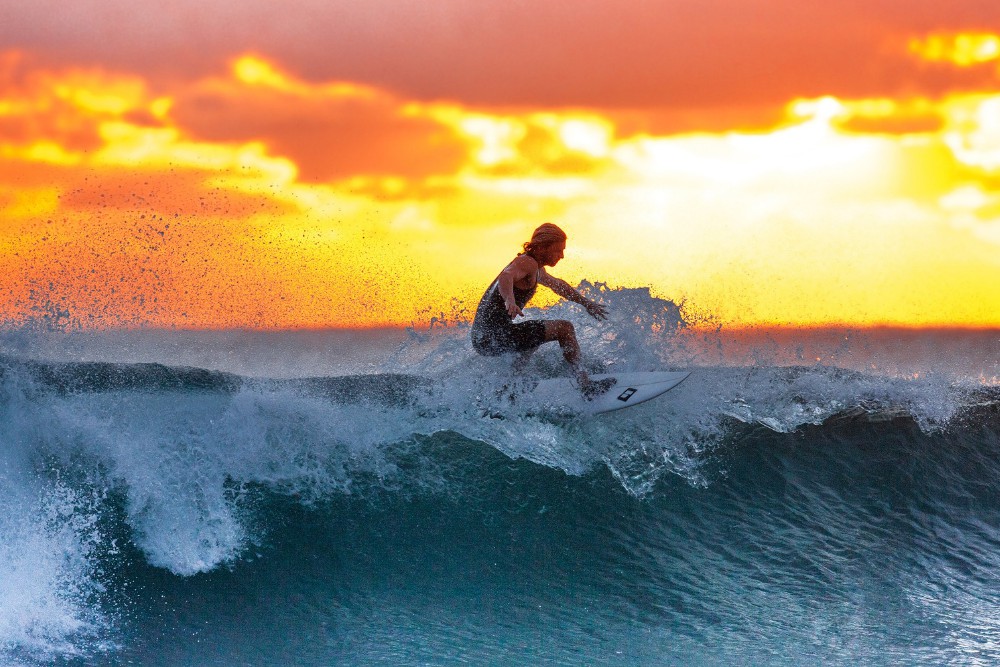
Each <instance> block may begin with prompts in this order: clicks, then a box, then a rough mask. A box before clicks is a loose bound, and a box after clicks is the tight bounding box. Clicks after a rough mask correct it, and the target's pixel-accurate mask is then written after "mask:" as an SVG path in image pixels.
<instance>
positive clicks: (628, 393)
mask: <svg viewBox="0 0 1000 667" xmlns="http://www.w3.org/2000/svg"><path fill="white" fill-rule="evenodd" d="M636 391H637V390H636V389H633V388H632V387H629V388H628V389H626V390H625V391H623V392H622V393H620V394H618V400H619V401H622V402H623V403H624V402H626V401H628V399H630V398H632V394H634V393H635V392H636Z"/></svg>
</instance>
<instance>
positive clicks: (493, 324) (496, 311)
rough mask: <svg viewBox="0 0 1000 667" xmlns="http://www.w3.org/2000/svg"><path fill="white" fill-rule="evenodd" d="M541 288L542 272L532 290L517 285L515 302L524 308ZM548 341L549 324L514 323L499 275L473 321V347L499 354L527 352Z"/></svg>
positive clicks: (489, 353)
mask: <svg viewBox="0 0 1000 667" xmlns="http://www.w3.org/2000/svg"><path fill="white" fill-rule="evenodd" d="M537 289H538V274H537V273H536V274H535V284H534V285H532V286H531V287H529V288H528V289H519V288H518V287H517V286H516V285H515V286H514V302H515V303H517V307H518V308H522V309H523V308H524V307H525V306H526V305H527V304H528V301H530V300H531V297H533V296H535V291H536V290H537ZM544 342H545V323H544V322H542V321H541V320H529V321H527V322H519V323H517V324H514V322H513V321H511V318H510V315H509V314H508V313H507V306H505V305H504V302H503V296H501V294H500V278H499V277H498V278H497V279H496V280H494V281H493V284H491V285H490V287H489V289H487V290H486V292H485V293H484V294H483V298H482V299H481V300H480V301H479V307H478V308H477V309H476V317H475V319H474V320H473V322H472V346H473V347H474V348H475V349H476V352H478V353H479V354H483V355H487V356H496V355H499V354H504V353H507V352H526V351H528V350H533V349H535V348H536V347H538V346H539V345H541V344H542V343H544Z"/></svg>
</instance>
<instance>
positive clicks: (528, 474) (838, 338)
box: [0, 287, 1000, 665]
mask: <svg viewBox="0 0 1000 667" xmlns="http://www.w3.org/2000/svg"><path fill="white" fill-rule="evenodd" d="M592 289H594V291H595V293H596V294H597V296H599V297H600V298H601V299H602V300H604V301H605V302H606V303H608V304H609V305H610V306H611V308H612V312H613V313H618V314H620V313H627V314H628V315H627V316H625V315H619V316H618V319H615V318H614V317H613V318H612V322H611V323H610V324H608V325H602V326H592V325H591V324H590V323H588V322H587V321H586V320H585V319H583V317H582V316H581V315H580V314H579V313H576V312H575V311H574V310H572V308H571V307H570V306H565V305H561V306H555V307H552V308H548V309H546V310H545V311H534V312H533V313H530V314H531V315H533V316H547V317H566V318H569V319H573V320H574V321H575V322H576V323H577V325H578V329H579V330H580V331H581V334H582V335H581V338H582V344H583V346H584V349H585V350H586V353H587V357H588V363H589V364H590V365H591V368H592V370H595V371H597V370H610V371H614V370H653V369H659V368H665V367H669V368H675V369H686V370H691V371H692V375H691V377H689V378H688V380H686V381H685V382H684V383H683V384H682V385H680V386H679V387H678V388H676V389H674V390H672V391H671V392H669V393H668V394H666V395H665V396H664V397H663V398H661V399H657V400H655V401H652V402H650V403H647V404H643V405H640V406H637V407H635V408H632V409H629V410H625V411H622V412H618V413H614V414H613V415H605V416H599V417H593V418H581V417H579V416H576V415H572V414H565V413H560V412H558V411H553V410H551V409H547V408H546V407H545V406H540V405H536V404H533V403H532V401H531V399H530V394H527V393H525V392H524V391H521V387H522V386H523V384H524V382H525V380H524V379H523V378H515V377H513V376H512V375H511V373H510V369H509V360H504V359H482V358H479V357H476V356H475V355H474V354H473V353H472V352H471V349H470V346H469V345H468V343H467V337H466V335H465V334H466V332H465V330H464V329H463V328H462V327H461V326H458V327H454V326H449V327H444V328H436V329H432V330H429V331H421V332H414V331H411V332H409V333H400V332H372V333H369V334H360V333H356V332H355V333H349V332H340V333H338V332H326V333H322V332H320V333H311V334H302V333H287V334H272V335H269V336H268V335H263V334H251V333H246V334H239V333H224V334H218V335H215V336H214V337H213V336H212V335H211V334H204V333H200V334H192V333H184V332H145V333H143V332H137V333H132V334H125V333H121V332H119V333H107V334H82V333H81V334H59V333H51V332H49V333H46V332H44V331H39V330H38V328H37V327H35V328H31V329H30V330H13V329H12V330H8V331H6V332H5V333H3V334H2V335H0V442H2V444H3V446H2V447H0V488H2V489H3V493H2V494H0V600H2V601H3V602H2V604H0V662H2V663H3V664H15V665H20V664H23V665H35V664H51V663H53V662H57V663H59V664H80V665H90V664H102V665H103V664H149V665H189V664H199V665H229V664H233V665H237V664H248V663H249V664H289V663H290V661H292V662H294V663H295V664H306V665H308V664H315V665H329V664H345V665H347V664H351V665H356V664H446V663H447V664H451V663H460V662H469V663H473V664H539V663H553V664H563V663H566V664H608V665H635V664H657V665H659V664H692V663H697V664H734V663H735V664H751V663H753V664H756V663H763V664H788V663H791V664H800V663H805V662H815V661H817V660H821V661H823V662H824V663H832V664H858V663H862V664H939V663H943V662H948V663H961V664H993V663H995V662H996V661H997V659H998V658H1000V645H998V644H997V641H996V637H998V636H1000V613H998V611H1000V596H998V594H997V593H996V590H997V588H996V583H995V582H996V577H997V574H998V572H1000V562H998V561H1000V518H998V517H1000V494H998V493H997V491H996V482H997V480H998V479H1000V443H998V433H1000V417H998V406H1000V400H998V399H1000V390H998V389H997V387H996V385H997V382H996V379H995V377H996V366H995V364H996V362H995V361H994V360H995V359H997V356H996V352H997V349H996V348H997V346H998V342H997V338H998V337H997V335H996V334H990V333H988V332H979V333H975V332H971V333H970V332H966V333H961V332H891V331H887V332H867V333H864V332H842V331H841V332H796V333H787V332H786V333H780V332H756V333H754V332H751V333H747V332H742V333H740V334H728V333H725V332H722V331H708V330H707V329H705V328H700V329H698V330H697V331H694V330H692V329H688V328H686V326H685V323H684V321H683V320H682V319H681V318H680V313H679V311H678V309H677V307H676V306H675V305H674V304H671V303H670V302H666V301H661V300H658V299H656V298H654V297H651V296H650V295H649V293H648V291H646V290H608V289H606V288H597V287H594V288H592ZM529 372H530V373H531V374H532V375H535V376H554V375H559V374H564V373H565V368H564V366H563V363H562V360H561V356H560V355H559V353H558V350H556V349H552V350H547V349H543V350H541V351H540V352H539V353H537V354H536V358H535V359H534V360H533V361H532V363H531V365H530V366H529Z"/></svg>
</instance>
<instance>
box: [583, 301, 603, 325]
mask: <svg viewBox="0 0 1000 667" xmlns="http://www.w3.org/2000/svg"><path fill="white" fill-rule="evenodd" d="M584 308H586V309H587V312H588V313H590V315H591V316H592V317H593V318H594V319H595V320H606V319H608V309H607V308H605V307H604V306H602V305H601V304H599V303H597V302H596V301H589V302H587V305H586V306H584Z"/></svg>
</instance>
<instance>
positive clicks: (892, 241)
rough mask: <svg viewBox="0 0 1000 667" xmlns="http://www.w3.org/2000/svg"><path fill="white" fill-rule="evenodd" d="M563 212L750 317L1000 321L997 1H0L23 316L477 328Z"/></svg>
mask: <svg viewBox="0 0 1000 667" xmlns="http://www.w3.org/2000/svg"><path fill="white" fill-rule="evenodd" d="M546 221H551V222H555V223H557V224H559V225H560V226H562V227H563V228H564V229H565V230H566V231H567V232H568V234H569V237H570V238H569V243H568V247H567V252H566V259H565V260H564V261H563V262H562V263H561V264H560V265H559V266H558V267H557V268H556V269H554V270H553V271H552V273H554V274H555V275H558V276H560V277H562V278H565V279H566V280H568V281H569V282H571V283H573V284H576V283H577V282H579V281H580V280H582V279H588V280H591V281H604V282H607V283H608V284H610V285H611V286H621V287H649V288H650V289H651V291H652V293H653V294H654V295H656V296H660V297H663V298H670V299H674V300H676V301H678V302H680V301H681V300H683V302H684V304H685V308H686V309H687V310H688V311H689V312H690V313H692V315H697V317H700V318H706V319H708V320H711V321H713V322H717V323H720V324H723V325H726V326H744V325H783V326H818V325H829V324H846V325H850V326H866V325H907V326H941V325H945V326H1000V280H998V278H1000V275H998V274H1000V9H998V7H997V4H996V0H949V2H940V0H934V1H930V0H864V1H862V0H830V1H829V2H824V3H821V2H803V1H802V0H770V1H766V0H661V1H659V2H650V1H640V0H615V1H614V2H612V1H610V0H600V1H598V0H574V1H573V2H566V1H565V0H533V1H532V2H523V1H521V0H502V1H485V0H484V1H475V0H421V1H415V0H391V1H390V0H364V1H359V0H349V1H344V0H299V1H295V2H289V3H278V2H273V0H268V1H265V0H241V1H239V2H236V1H235V0H233V1H229V0H226V1H222V0H217V1H212V0H172V1H170V2H156V3H153V2H145V3H144V2H138V3H137V2H135V1H134V0H133V1H132V2H124V1H123V0H73V1H72V2H66V1H65V0H63V1H61V2H56V1H54V0H31V1H30V2H26V1H24V0H0V280H2V281H3V282H0V322H4V323H17V322H22V321H25V320H39V319H42V320H44V319H45V318H49V319H50V320H54V321H56V322H58V323H62V324H67V325H70V326H74V327H75V326H80V327H85V328H92V327H120V326H126V327H135V326H156V327H160V326H167V327H184V328H203V327H209V328H215V327H251V328H276V327H277V328H283V327H336V326H379V325H387V324H388V325H400V324H409V323H411V322H420V321H425V320H427V319H429V318H430V317H432V316H436V315H440V314H441V313H444V314H445V315H447V316H448V317H461V316H462V314H463V312H464V313H468V312H469V311H471V310H473V309H474V308H475V304H476V302H477V300H478V298H479V296H480V294H481V293H482V291H483V289H484V288H485V287H486V285H487V284H488V282H489V281H490V280H491V279H492V278H493V277H494V276H495V275H496V273H497V272H498V271H499V270H500V269H501V268H502V267H503V265H504V264H505V263H506V262H507V261H509V260H510V259H511V258H512V257H513V256H514V254H516V252H517V251H518V249H519V247H520V245H521V243H523V242H524V241H525V240H527V238H528V237H529V236H530V234H531V231H532V229H534V227H535V226H537V225H538V224H540V223H542V222H546ZM542 303H544V301H543V302H542Z"/></svg>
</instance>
